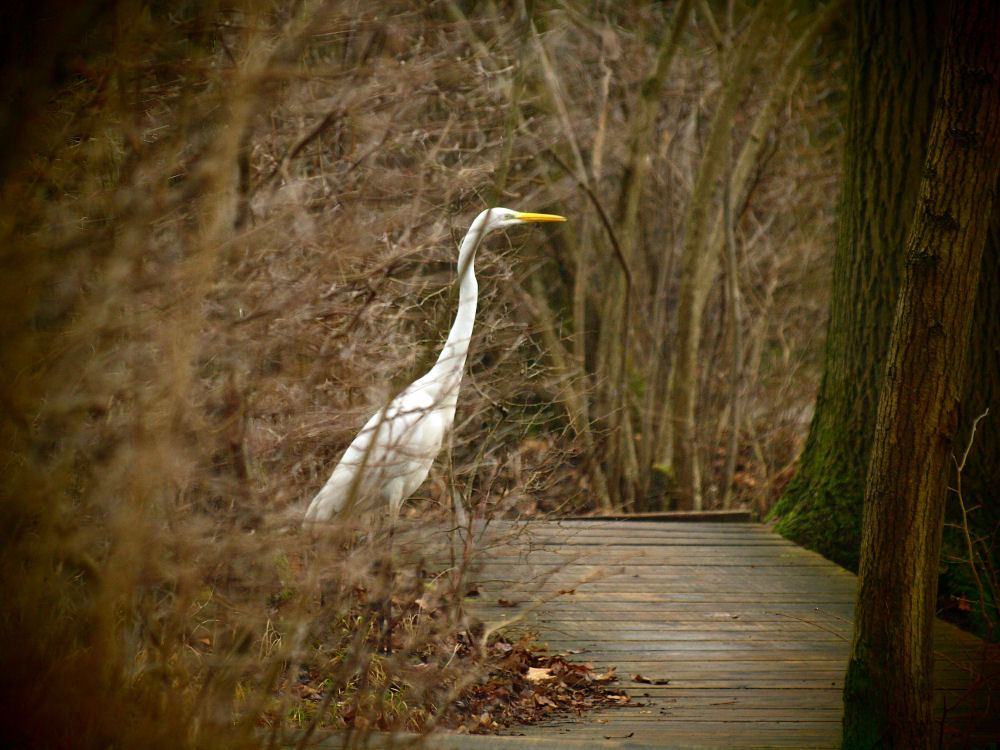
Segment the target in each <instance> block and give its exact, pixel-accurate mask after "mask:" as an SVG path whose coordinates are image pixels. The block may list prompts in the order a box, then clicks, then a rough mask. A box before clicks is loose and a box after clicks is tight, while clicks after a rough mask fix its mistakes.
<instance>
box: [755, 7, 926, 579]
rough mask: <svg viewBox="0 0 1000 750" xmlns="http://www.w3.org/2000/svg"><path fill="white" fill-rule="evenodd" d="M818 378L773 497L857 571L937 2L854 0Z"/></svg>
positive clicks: (806, 541)
mask: <svg viewBox="0 0 1000 750" xmlns="http://www.w3.org/2000/svg"><path fill="white" fill-rule="evenodd" d="M853 5H854V7H853V9H852V14H851V15H852V18H851V44H850V55H851V62H850V68H849V79H848V89H849V90H848V97H849V99H848V111H847V117H846V122H845V145H844V177H843V187H842V193H841V198H840V216H839V220H838V221H839V223H838V229H837V248H836V255H835V259H834V269H833V289H832V295H831V304H830V318H829V322H828V328H827V342H826V354H825V362H824V367H823V378H822V381H821V383H820V388H819V392H818V394H817V398H816V412H815V415H814V417H813V422H812V425H811V427H810V430H809V437H808V439H807V441H806V446H805V449H804V451H803V453H802V456H801V458H800V461H799V467H798V470H797V471H796V474H795V476H794V478H793V479H792V482H791V483H790V484H789V486H788V489H787V490H786V491H785V494H784V495H783V497H782V498H781V499H780V500H779V502H778V504H777V505H776V507H775V510H774V515H776V516H778V517H779V519H780V520H779V522H778V525H777V529H778V531H779V532H780V533H782V534H783V535H785V536H787V537H789V538H791V539H793V540H795V541H796V542H798V543H800V544H803V545H804V546H806V547H808V548H810V549H814V550H816V551H818V552H820V553H821V554H823V555H825V556H826V557H828V558H830V559H832V560H835V561H836V562H838V563H840V564H841V565H844V566H846V567H848V568H851V569H855V568H856V566H857V559H858V548H859V544H860V537H861V502H862V497H863V493H864V476H865V474H864V472H865V468H866V466H867V463H868V454H869V449H870V445H871V437H872V426H873V424H874V420H875V412H876V405H877V403H878V389H879V383H880V380H881V375H882V363H883V362H884V361H885V353H886V350H887V346H888V342H889V331H890V328H891V325H892V314H893V310H894V307H895V301H896V296H897V292H898V289H899V279H900V276H901V271H902V252H901V248H902V247H903V246H904V241H905V238H906V230H907V222H908V221H909V220H910V218H911V217H912V216H913V210H914V207H915V205H916V195H917V187H918V185H919V180H920V171H919V170H920V166H921V164H922V163H923V159H924V154H925V147H926V143H927V130H928V127H929V124H930V117H931V111H932V105H933V94H934V91H935V90H936V86H937V81H938V72H939V60H940V53H939V50H940V48H941V46H942V45H941V44H940V43H937V44H935V43H934V34H935V32H936V30H937V24H938V20H939V19H938V17H937V16H938V14H939V13H940V11H937V10H936V4H935V3H933V2H917V3H911V2H907V1H906V0H888V1H887V2H865V1H864V0H859V1H858V2H855V3H854V4H853Z"/></svg>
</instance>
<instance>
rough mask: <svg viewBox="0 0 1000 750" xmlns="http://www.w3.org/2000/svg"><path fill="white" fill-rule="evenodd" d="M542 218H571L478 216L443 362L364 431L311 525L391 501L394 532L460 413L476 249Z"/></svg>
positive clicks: (321, 497) (495, 211) (312, 510)
mask: <svg viewBox="0 0 1000 750" xmlns="http://www.w3.org/2000/svg"><path fill="white" fill-rule="evenodd" d="M536 221H566V219H565V217H562V216H556V215H555V214H536V213H525V212H522V211H513V210H511V209H509V208H499V207H497V208H491V209H486V210H485V211H483V212H482V213H480V214H479V215H478V216H477V217H476V218H475V220H474V221H473V222H472V226H471V227H470V228H469V232H468V234H466V235H465V239H464V240H463V241H462V245H461V248H460V249H459V251H458V274H459V278H460V284H459V298H458V312H457V314H456V315H455V322H454V324H453V325H452V327H451V331H450V332H449V333H448V340H447V341H446V342H445V345H444V349H442V351H441V354H440V356H439V357H438V359H437V363H436V364H435V365H434V366H433V367H432V368H431V369H430V371H428V372H427V374H426V375H424V376H423V377H421V378H419V379H418V380H416V381H414V382H413V383H411V384H410V385H409V386H408V387H407V388H406V389H404V390H403V391H402V392H401V393H400V394H399V395H398V396H396V398H394V399H393V400H392V401H391V402H390V403H389V404H388V405H387V406H386V407H385V408H383V409H380V410H379V411H378V412H376V413H375V415H374V416H372V418H371V419H369V420H368V422H367V423H366V424H365V426H364V427H362V428H361V432H359V433H358V435H357V437H355V438H354V440H353V441H352V442H351V444H350V445H349V446H348V447H347V450H346V451H345V452H344V455H343V457H341V459H340V462H339V463H338V464H337V466H336V468H335V469H334V470H333V474H331V476H330V479H329V480H327V482H326V484H325V485H324V486H323V489H321V490H320V491H319V493H317V495H316V497H314V498H313V500H312V502H311V503H310V504H309V507H308V509H307V510H306V515H305V521H306V523H311V522H319V521H328V520H330V519H332V518H333V517H334V516H336V515H338V514H340V513H342V512H346V511H351V510H353V509H355V508H357V509H359V510H376V509H377V507H378V504H379V503H380V502H381V503H385V504H387V505H388V510H389V528H390V530H391V529H392V527H393V525H394V522H395V520H396V517H397V515H398V514H399V509H400V507H401V506H402V504H403V501H404V500H406V499H407V498H408V497H409V496H410V495H411V494H412V493H413V492H414V491H415V490H416V489H417V487H419V486H420V484H421V483H422V482H423V481H424V479H425V478H426V477H427V473H428V472H429V471H430V468H431V464H433V463H434V458H435V457H436V456H437V454H438V453H439V452H440V451H441V445H442V443H443V442H444V438H445V436H446V435H447V434H448V431H449V430H450V429H451V425H452V422H453V421H454V418H455V407H456V405H457V403H458V390H459V386H460V385H461V382H462V372H463V370H464V369H465V360H466V355H467V354H468V352H469V341H470V339H471V337H472V327H473V324H474V323H475V318H476V304H477V301H478V297H479V286H478V283H477V282H476V273H475V270H474V268H473V265H474V261H475V256H476V250H477V249H478V247H479V244H480V242H482V239H483V237H485V236H486V235H487V234H488V233H489V232H491V231H493V230H494V229H502V228H504V227H510V226H516V225H518V224H523V223H526V222H536Z"/></svg>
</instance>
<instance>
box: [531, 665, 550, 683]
mask: <svg viewBox="0 0 1000 750" xmlns="http://www.w3.org/2000/svg"><path fill="white" fill-rule="evenodd" d="M527 676H528V679H529V680H531V681H532V682H547V681H549V680H554V679H555V678H556V676H555V675H554V674H553V673H552V670H551V669H549V668H548V667H528V675H527Z"/></svg>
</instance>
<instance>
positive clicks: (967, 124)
mask: <svg viewBox="0 0 1000 750" xmlns="http://www.w3.org/2000/svg"><path fill="white" fill-rule="evenodd" d="M997 39H1000V4H997V3H995V2H994V0H979V1H978V2H955V3H954V4H953V7H952V10H951V21H950V30H949V35H948V42H947V47H946V50H945V59H944V64H943V69H942V75H941V83H940V88H939V89H938V106H937V109H936V112H935V115H934V120H933V123H932V126H931V132H930V141H929V144H928V155H927V159H926V161H925V162H924V169H923V179H922V181H921V184H920V193H919V198H918V202H917V211H916V216H915V220H914V222H913V226H912V228H911V231H910V233H909V236H908V239H907V242H906V252H905V273H904V278H903V282H902V289H901V291H900V296H899V301H898V304H897V307H896V316H895V323H894V325H893V329H892V337H891V340H890V342H889V350H888V357H887V359H886V371H885V379H884V381H883V384H882V389H881V393H880V396H879V405H878V417H877V422H876V425H875V435H874V441H873V445H872V455H871V466H870V468H869V473H868V479H867V483H866V487H865V504H864V536H863V539H862V547H861V559H860V566H859V588H858V603H857V608H856V613H855V630H854V638H853V642H852V647H851V658H850V661H849V663H848V670H847V677H846V680H845V686H844V708H845V712H844V747H849V748H869V747H888V748H908V749H909V748H921V747H930V746H931V744H932V742H933V738H934V733H933V732H932V728H931V687H932V670H933V654H932V651H931V645H932V643H931V627H932V624H933V620H934V611H935V603H936V602H935V598H936V594H937V578H938V556H939V552H940V543H941V529H942V523H943V519H944V499H945V492H946V487H947V479H948V469H949V461H950V456H951V454H952V450H953V447H954V445H955V438H956V437H957V435H958V418H959V398H960V394H961V392H962V386H963V384H964V371H963V370H964V368H963V365H964V364H965V363H966V348H967V345H968V342H969V338H970V329H971V324H972V314H973V309H974V306H975V301H976V292H977V290H978V288H979V275H980V268H981V262H982V256H983V249H984V246H985V242H986V236H987V232H988V229H989V222H990V218H991V204H992V201H993V198H994V190H995V187H996V184H997V178H998V175H1000V45H998V44H997Z"/></svg>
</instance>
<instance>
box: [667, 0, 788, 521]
mask: <svg viewBox="0 0 1000 750" xmlns="http://www.w3.org/2000/svg"><path fill="white" fill-rule="evenodd" d="M776 5H777V0H775V2H763V3H761V4H760V5H758V6H757V8H756V9H755V10H754V11H753V18H752V19H751V21H750V26H749V27H748V29H747V30H746V31H745V32H744V34H743V38H742V39H741V41H740V46H739V47H738V48H737V49H736V50H735V51H734V54H733V55H732V58H731V65H730V68H729V70H727V71H724V72H723V76H724V78H725V80H724V82H723V86H722V95H721V98H720V100H719V103H718V105H717V107H716V110H715V113H714V115H713V116H712V124H711V126H710V128H709V134H708V139H707V142H706V143H705V148H704V151H703V152H702V156H701V162H700V164H699V166H698V176H697V178H696V179H695V184H694V188H693V189H692V191H691V198H690V200H689V202H688V207H687V213H686V214H685V217H684V245H683V247H682V249H681V273H680V281H679V289H678V295H679V297H680V299H679V301H678V305H677V339H676V342H675V349H676V356H675V359H674V363H673V369H672V370H671V373H670V393H669V409H670V418H671V425H672V432H673V438H672V440H671V445H672V447H673V455H672V456H671V461H670V463H671V468H672V469H673V473H674V480H675V482H676V484H677V494H678V500H679V502H680V507H682V508H691V509H694V510H700V509H701V507H702V494H701V471H700V467H699V465H698V455H697V445H696V440H695V436H696V432H695V406H696V404H697V396H698V362H699V354H700V352H701V322H702V317H703V313H704V310H705V302H706V300H707V299H708V293H709V291H710V289H711V284H712V280H713V277H714V275H715V271H716V268H717V266H718V258H717V257H716V256H715V255H713V254H711V253H710V252H709V241H710V239H711V232H710V230H709V226H708V224H709V221H708V219H709V217H710V216H714V215H715V212H714V211H713V210H712V199H713V198H714V196H715V191H716V183H717V181H718V179H719V178H720V176H723V174H722V169H723V167H724V166H725V164H726V150H727V149H728V148H729V141H730V131H731V130H732V127H733V117H734V114H735V112H736V106H737V104H738V103H739V101H740V99H741V98H742V97H743V95H744V89H745V86H746V83H747V81H748V80H749V78H750V73H751V71H752V69H753V68H752V65H751V61H752V60H753V58H754V56H755V55H756V53H757V52H758V50H759V49H760V46H761V44H762V43H763V39H764V38H765V36H766V33H767V31H768V27H769V23H770V22H771V20H772V15H771V12H770V11H771V10H772V8H774V7H775V6H776ZM726 178H727V179H728V176H726Z"/></svg>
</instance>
